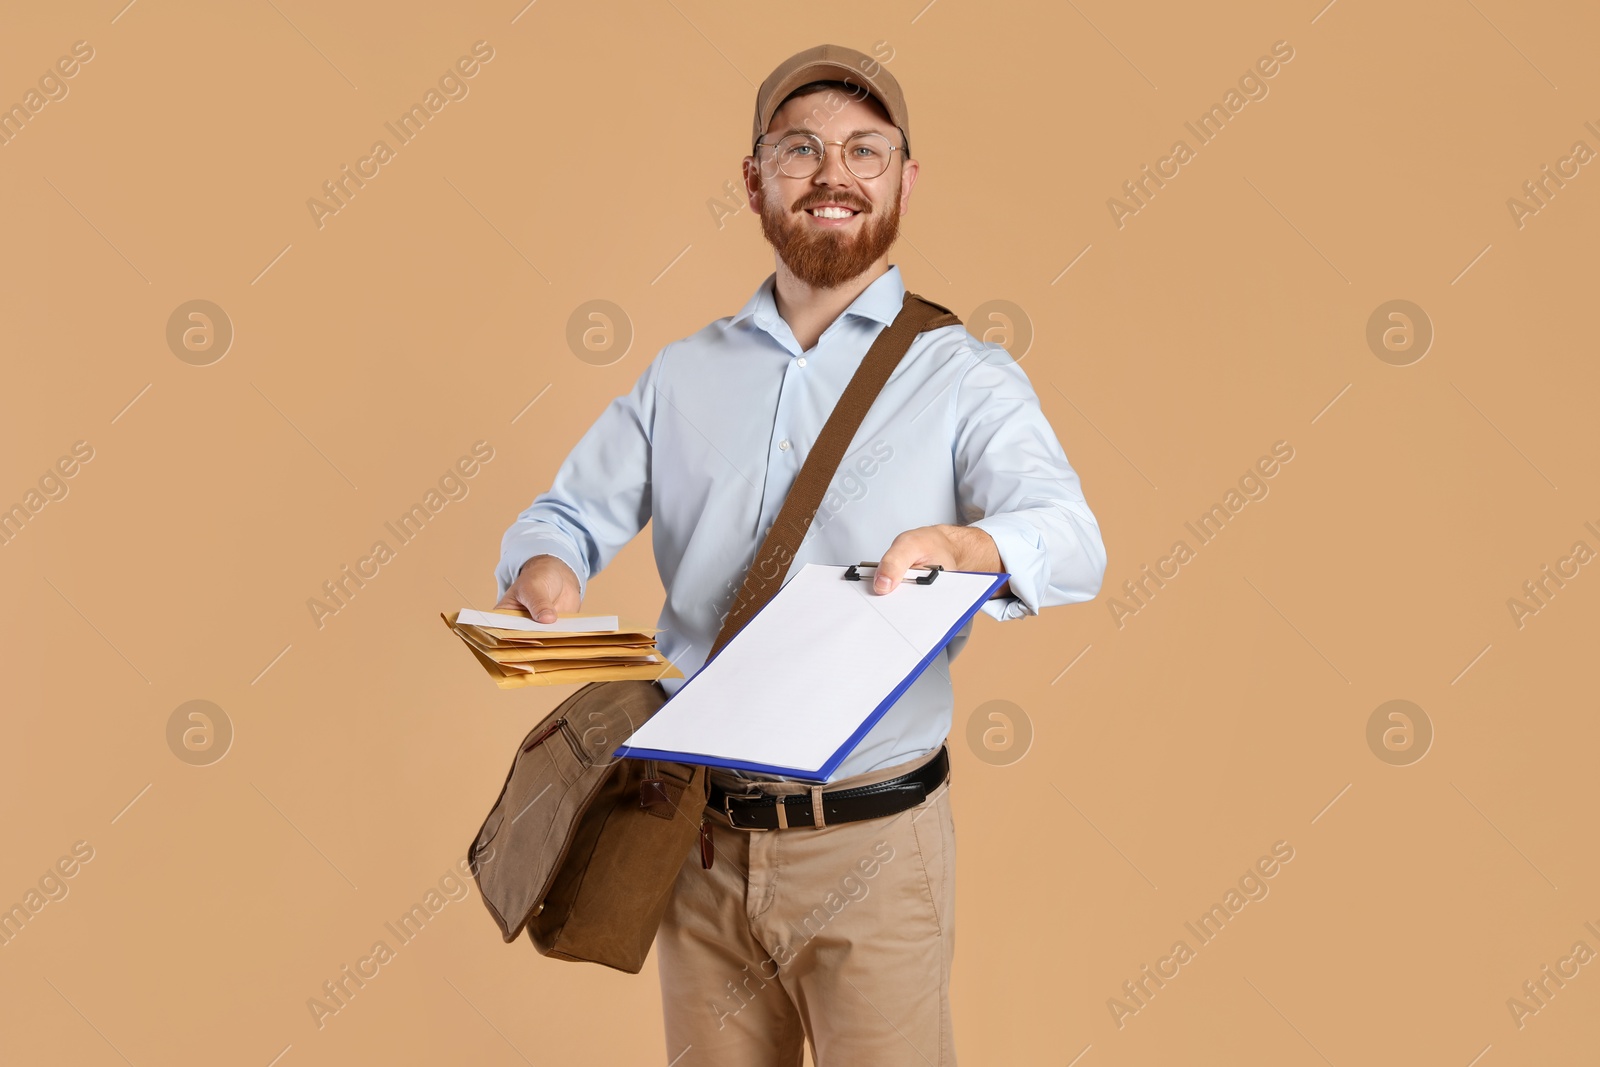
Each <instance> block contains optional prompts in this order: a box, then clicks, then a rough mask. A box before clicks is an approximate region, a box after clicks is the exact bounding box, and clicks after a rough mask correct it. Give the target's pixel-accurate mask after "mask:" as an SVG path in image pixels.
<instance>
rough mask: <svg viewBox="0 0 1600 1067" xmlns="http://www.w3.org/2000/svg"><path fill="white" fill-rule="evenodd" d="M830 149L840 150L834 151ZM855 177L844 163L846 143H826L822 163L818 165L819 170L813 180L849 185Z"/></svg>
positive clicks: (817, 182) (826, 183) (818, 182)
mask: <svg viewBox="0 0 1600 1067" xmlns="http://www.w3.org/2000/svg"><path fill="white" fill-rule="evenodd" d="M829 149H837V150H838V151H837V152H832V151H829ZM855 177H856V176H855V175H854V174H852V173H850V168H849V167H847V166H845V164H844V145H842V144H831V143H828V144H824V145H823V146H822V163H821V164H820V165H818V167H817V172H816V173H815V174H813V175H812V176H811V180H812V181H813V182H815V183H816V184H818V185H849V184H850V183H851V182H852V181H854V180H855Z"/></svg>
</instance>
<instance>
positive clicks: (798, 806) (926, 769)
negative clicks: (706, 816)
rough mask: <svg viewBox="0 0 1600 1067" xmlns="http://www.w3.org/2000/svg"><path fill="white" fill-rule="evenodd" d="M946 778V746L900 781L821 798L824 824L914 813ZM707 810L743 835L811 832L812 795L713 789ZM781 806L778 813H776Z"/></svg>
mask: <svg viewBox="0 0 1600 1067" xmlns="http://www.w3.org/2000/svg"><path fill="white" fill-rule="evenodd" d="M948 777H950V755H949V752H948V751H947V750H946V748H945V746H944V745H940V746H939V751H938V752H937V753H935V754H934V757H933V758H932V759H930V760H929V761H928V762H927V763H924V764H923V765H922V766H921V767H918V768H917V769H916V770H914V771H908V772H907V773H905V774H902V775H900V776H899V777H898V778H890V779H888V780H887V781H883V782H876V783H874V784H872V785H863V786H857V787H855V788H854V789H837V790H834V791H833V792H824V793H823V794H822V814H823V820H822V821H823V824H824V825H825V824H827V823H835V822H856V821H857V820H860V819H877V818H882V817H883V816H885V815H894V814H896V813H898V812H902V811H905V810H906V809H907V808H914V807H916V806H917V805H918V804H921V803H922V802H923V801H924V800H926V799H927V797H928V794H929V793H932V792H933V791H934V790H935V789H937V788H939V786H940V785H941V784H942V783H943V782H944V780H945V779H946V778H948ZM710 803H711V807H713V808H715V809H716V810H718V811H720V812H722V813H723V814H725V815H727V817H728V821H729V822H731V823H732V824H733V825H734V826H736V827H737V828H739V829H741V830H778V829H783V828H786V827H790V826H815V825H817V822H816V819H815V818H814V816H813V813H812V810H811V794H810V793H730V792H729V791H728V790H726V789H724V788H722V786H720V785H718V784H717V783H716V782H714V781H713V782H712V783H711V802H710ZM780 805H781V807H780Z"/></svg>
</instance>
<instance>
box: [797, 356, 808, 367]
mask: <svg viewBox="0 0 1600 1067" xmlns="http://www.w3.org/2000/svg"><path fill="white" fill-rule="evenodd" d="M794 365H795V366H796V367H804V366H805V365H806V357H805V356H801V357H800V358H799V359H797V360H795V361H794Z"/></svg>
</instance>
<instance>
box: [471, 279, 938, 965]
mask: <svg viewBox="0 0 1600 1067" xmlns="http://www.w3.org/2000/svg"><path fill="white" fill-rule="evenodd" d="M960 322H961V320H960V319H958V318H957V317H956V316H955V315H954V314H952V313H951V312H950V310H949V309H948V308H945V307H943V306H941V305H939V304H935V303H933V302H932V301H931V300H927V299H925V298H923V297H920V296H918V295H916V294H915V293H910V292H908V293H906V294H905V299H904V302H903V303H902V304H901V308H900V311H899V313H898V314H897V315H896V316H895V319H894V321H893V322H892V323H890V324H889V325H888V326H886V327H884V328H883V329H882V330H881V331H879V333H878V336H877V338H876V339H874V341H873V342H872V345H871V347H870V348H868V349H867V354H866V356H865V357H864V358H863V359H862V361H861V365H860V366H859V367H858V368H857V369H856V372H855V374H854V375H853V376H852V377H851V379H850V383H849V384H848V385H847V386H846V387H845V390H844V393H843V395H841V396H840V397H839V401H838V403H837V404H835V405H834V409H833V411H832V412H831V413H830V414H829V416H828V420H827V422H826V423H825V424H824V425H823V427H822V432H821V434H820V436H819V437H818V438H817V442H816V444H815V445H814V446H813V447H812V449H811V453H810V455H808V456H807V457H806V461H805V463H804V464H802V465H801V468H800V473H799V474H798V475H797V476H796V477H795V482H794V486H793V487H792V488H791V489H790V490H789V494H788V495H787V496H786V497H785V498H784V501H783V507H782V508H781V509H779V512H778V517H777V519H776V520H775V521H774V522H773V524H772V529H771V530H770V531H768V533H767V536H766V538H765V539H764V540H763V541H762V543H761V549H760V551H758V552H757V553H756V557H755V560H754V562H752V563H751V565H750V569H749V571H748V572H746V574H745V579H744V584H743V587H742V588H741V590H740V592H739V597H738V599H737V601H736V602H735V605H734V608H733V610H732V611H730V612H729V613H728V615H727V617H726V618H725V619H724V621H723V624H722V628H721V630H720V631H719V632H718V634H717V639H716V641H715V643H713V645H712V646H711V652H710V654H709V655H708V656H707V657H706V660H707V662H709V661H710V660H711V658H712V657H713V656H715V655H716V654H717V651H718V650H719V649H721V648H722V646H723V645H724V644H726V643H727V641H728V640H729V638H731V637H732V636H733V635H734V634H736V633H738V631H739V629H740V628H741V627H742V626H744V624H745V623H746V622H747V621H749V619H750V618H751V616H753V615H754V614H755V613H756V611H757V610H759V609H760V608H761V606H762V605H763V604H765V603H766V602H767V600H768V599H770V598H771V597H772V595H773V594H774V593H776V592H777V590H778V588H779V587H780V586H781V585H782V584H783V578H784V576H785V575H786V574H787V572H788V569H789V564H790V562H792V561H793V559H794V556H795V553H796V552H798V551H799V548H800V543H801V541H802V540H803V539H804V537H805V532H806V530H807V529H808V528H809V527H810V525H811V520H812V517H813V516H815V515H816V512H817V508H818V507H819V506H820V505H821V503H822V498H823V496H824V494H825V493H826V492H827V488H828V483H829V482H830V481H831V480H832V479H833V476H834V473H835V472H836V471H837V470H838V467H839V463H840V461H841V460H842V459H843V458H844V454H845V451H846V449H848V448H849V445H850V441H851V439H852V438H853V437H854V436H855V432H856V430H857V429H858V428H859V427H860V425H861V421H862V419H864V418H865V417H866V414H867V409H868V408H870V407H871V406H872V402H873V401H874V400H875V399H876V398H877V396H878V392H879V391H880V390H881V389H882V388H883V384H884V383H885V382H886V381H888V379H889V375H890V374H891V373H892V372H893V371H894V369H895V367H896V366H897V365H898V364H899V363H900V360H901V359H902V358H903V357H904V356H905V354H906V352H907V350H909V349H910V347H911V342H912V341H913V340H914V339H915V338H916V336H917V334H919V333H921V332H923V331H924V330H932V329H937V328H938V327H941V326H952V325H959V324H960ZM666 701H667V694H666V692H665V691H664V690H663V689H662V688H661V685H660V683H659V682H653V681H638V680H634V681H620V682H590V683H589V684H588V685H585V686H583V687H582V688H581V689H579V690H578V691H577V692H576V693H574V694H572V696H570V697H568V698H567V699H566V700H564V701H562V702H561V703H560V704H559V705H557V706H556V708H555V710H553V711H551V712H550V714H548V715H546V716H545V717H544V718H543V719H542V720H540V722H539V724H538V725H537V726H535V727H534V728H533V729H532V730H531V731H530V732H529V733H528V736H527V737H525V738H523V740H522V744H521V745H520V746H519V747H518V748H517V753H516V757H515V758H514V760H513V761H512V764H511V772H510V773H509V774H508V775H507V776H506V781H505V785H504V786H503V787H502V788H501V790H500V797H499V799H498V800H496V801H495V805H494V808H493V810H491V811H490V812H489V817H488V818H487V819H485V820H484V823H483V827H482V828H481V829H480V830H479V831H478V836H477V837H476V838H475V839H474V840H473V842H472V845H471V847H470V848H469V849H468V851H467V856H468V861H469V862H470V864H471V867H472V873H473V876H474V878H475V879H476V880H477V883H478V889H479V892H480V893H481V895H482V896H483V902H484V904H485V905H487V906H488V908H489V914H490V915H492V916H493V917H494V921H495V922H496V923H497V924H498V925H499V927H500V934H501V937H503V938H504V939H505V941H506V942H507V943H508V944H509V943H510V942H511V941H514V940H515V939H516V937H517V935H518V934H519V933H521V932H522V930H523V929H524V928H526V929H527V931H528V937H529V939H530V940H531V941H532V942H533V944H534V947H535V948H537V949H538V950H539V951H540V952H541V953H542V954H544V955H546V956H551V957H553V958H555V959H559V960H572V961H576V962H589V963H599V964H603V965H605V966H607V967H614V968H616V969H617V970H619V971H626V972H628V973H629V974H638V973H639V970H640V969H641V968H642V967H643V966H644V961H645V957H646V956H647V955H648V954H649V952H650V945H651V944H652V943H653V942H654V941H655V936H656V929H657V928H658V927H659V926H660V925H661V917H662V915H663V914H665V912H666V909H667V902H668V899H669V897H670V895H671V893H672V885H673V882H674V881H675V880H676V879H677V876H678V871H679V869H680V868H681V867H682V866H683V862H684V859H685V858H686V857H687V856H688V855H689V850H690V848H691V847H692V846H693V845H694V843H695V840H696V838H697V837H698V838H699V840H700V849H701V862H702V863H703V864H704V865H706V866H710V863H711V855H710V849H711V838H710V835H709V833H708V832H707V830H708V829H709V828H708V827H705V826H704V825H703V821H704V812H705V806H706V801H707V798H708V797H709V795H710V784H709V782H710V779H709V777H708V774H707V769H706V768H705V767H703V766H700V765H697V764H688V763H672V762H666V761H661V760H648V759H626V758H617V757H615V756H613V755H612V754H611V753H612V752H614V751H615V750H616V748H617V746H618V745H620V744H622V743H623V742H625V741H627V740H628V738H629V737H630V736H632V734H633V732H634V731H635V730H637V729H638V728H639V727H640V726H642V725H643V724H644V723H645V721H646V720H647V719H649V718H650V716H652V715H654V714H655V713H656V712H657V711H658V710H659V709H660V708H661V706H662V705H663V704H665V703H666Z"/></svg>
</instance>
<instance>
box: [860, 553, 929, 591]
mask: <svg viewBox="0 0 1600 1067" xmlns="http://www.w3.org/2000/svg"><path fill="white" fill-rule="evenodd" d="M878 562H879V561H878V560H875V559H873V560H866V559H864V560H862V561H861V562H860V563H852V564H850V566H849V567H848V568H846V569H845V572H844V579H845V581H847V582H862V581H866V579H865V578H863V577H862V576H861V572H860V571H859V570H857V569H856V568H858V567H876V566H877V565H878ZM916 569H917V570H926V571H927V572H928V573H927V574H924V575H923V576H922V577H921V578H906V579H905V581H908V582H914V583H916V584H917V585H932V584H933V580H934V579H935V578H937V577H939V573H940V572H941V571H943V570H944V568H943V567H941V566H940V565H939V564H937V563H933V564H929V565H928V566H927V567H925V568H923V567H919V568H916Z"/></svg>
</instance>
